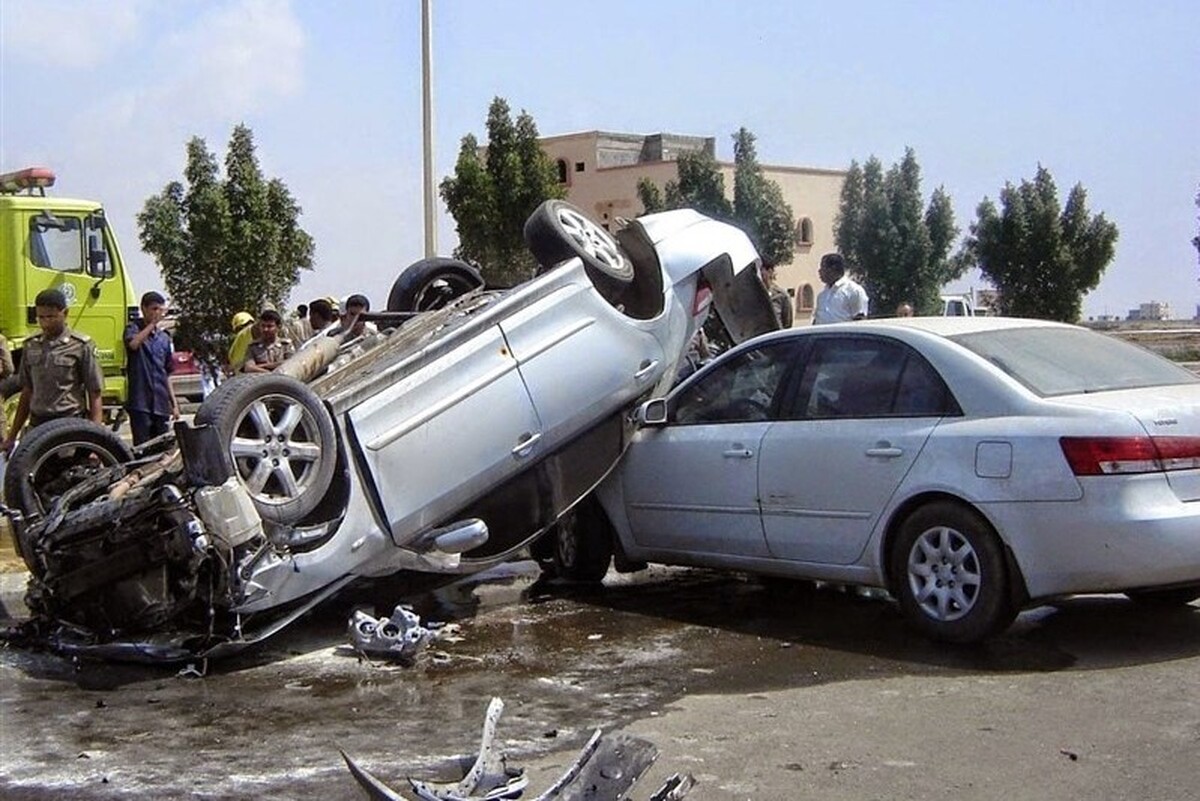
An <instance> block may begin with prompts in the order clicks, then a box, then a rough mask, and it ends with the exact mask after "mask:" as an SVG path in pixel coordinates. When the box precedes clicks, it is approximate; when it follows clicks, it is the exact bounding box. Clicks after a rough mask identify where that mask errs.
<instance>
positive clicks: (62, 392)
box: [2, 289, 104, 453]
mask: <svg viewBox="0 0 1200 801" xmlns="http://www.w3.org/2000/svg"><path fill="white" fill-rule="evenodd" d="M33 305H34V310H35V313H36V314H37V321H38V326H39V327H40V328H41V329H42V332H41V333H40V334H35V335H34V336H31V337H30V338H29V339H27V340H25V346H24V348H23V350H22V355H21V367H20V369H19V370H18V371H17V379H18V384H19V385H20V387H21V399H20V401H18V403H17V413H16V416H15V417H14V418H13V426H12V430H11V431H9V432H8V435H7V436H6V437H5V438H4V443H3V446H2V449H3V451H4V452H5V453H11V452H12V449H13V446H14V445H15V444H16V442H17V437H18V436H20V434H21V429H22V428H23V427H24V426H25V423H26V421H28V422H29V425H30V426H31V427H33V426H38V425H41V424H42V423H45V422H47V421H48V420H55V419H57V418H60V417H86V418H88V419H90V420H91V421H92V422H94V423H99V422H101V420H102V419H103V417H104V405H103V401H102V399H101V393H102V392H103V390H104V375H103V374H102V373H101V372H100V363H99V362H98V361H97V359H96V345H95V343H93V342H92V340H91V338H90V337H88V336H86V335H84V334H80V333H78V332H75V331H72V330H71V329H70V328H69V327H68V326H67V299H66V297H64V296H63V293H62V291H61V290H58V289H43V290H42V291H41V292H39V293H38V294H37V297H35V298H34V300H33Z"/></svg>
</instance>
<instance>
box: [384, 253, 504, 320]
mask: <svg viewBox="0 0 1200 801" xmlns="http://www.w3.org/2000/svg"><path fill="white" fill-rule="evenodd" d="M482 286H483V276H482V275H480V273H479V270H477V269H475V268H474V267H472V266H471V265H470V264H467V263H466V262H465V261H459V260H458V259H447V258H444V257H441V256H438V257H435V258H430V259H421V260H420V261H418V262H414V263H412V264H410V265H409V266H408V267H406V268H404V272H402V273H400V276H399V277H398V278H397V279H396V281H395V282H394V283H393V284H392V291H391V292H389V293H388V300H387V310H388V311H390V312H423V311H433V310H434V309H440V308H442V307H443V306H445V305H446V304H448V303H449V302H450V301H452V300H454V299H455V298H457V297H460V296H462V295H465V294H467V293H468V292H471V291H473V290H475V289H479V288H480V287H482Z"/></svg>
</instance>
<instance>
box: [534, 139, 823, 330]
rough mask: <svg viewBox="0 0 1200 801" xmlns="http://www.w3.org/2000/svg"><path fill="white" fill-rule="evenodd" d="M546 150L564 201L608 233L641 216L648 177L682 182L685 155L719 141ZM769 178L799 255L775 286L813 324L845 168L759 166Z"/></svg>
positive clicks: (781, 268) (579, 144)
mask: <svg viewBox="0 0 1200 801" xmlns="http://www.w3.org/2000/svg"><path fill="white" fill-rule="evenodd" d="M541 143H542V148H543V150H545V151H546V153H547V154H548V155H549V156H550V159H551V161H553V162H554V163H555V164H556V166H557V169H558V179H559V181H560V182H561V183H563V184H566V186H567V199H568V200H570V201H571V202H572V203H574V204H575V205H576V206H579V207H580V208H581V209H583V210H584V211H586V212H587V213H589V214H591V215H593V217H594V218H595V219H596V220H599V221H600V222H602V223H603V224H604V226H605V227H606V228H611V226H612V224H613V220H614V219H615V218H616V217H627V218H633V217H636V216H638V215H639V214H641V213H642V212H643V209H642V204H641V201H640V200H638V194H637V185H638V181H639V180H641V179H642V178H649V179H650V180H651V181H653V182H654V183H655V184H657V185H658V187H659V189H660V190H661V189H663V188H664V187H665V186H666V184H667V182H668V181H673V180H676V179H677V178H678V171H677V166H676V160H677V159H678V158H679V156H680V154H682V153H687V152H690V151H695V150H707V151H708V152H709V153H710V154H713V155H714V156H715V151H716V139H715V138H714V137H711V136H709V137H704V136H680V135H677V134H663V133H660V134H651V135H649V136H643V135H641V134H624V133H610V132H607V131H584V132H582V133H573V134H564V135H562V136H548V137H544V138H543V139H542V140H541ZM718 164H719V165H720V168H721V172H722V174H723V175H724V178H725V191H726V193H727V194H728V196H729V197H730V199H732V198H733V171H734V165H733V163H732V162H722V161H719V162H718ZM762 169H763V173H764V175H765V176H766V177H767V178H769V179H770V180H772V181H774V182H775V183H777V184H779V188H780V190H782V192H783V199H784V200H785V201H786V202H787V204H788V205H789V206H791V207H792V214H793V216H794V217H795V220H796V250H795V256H794V257H793V259H792V262H791V263H790V264H780V265H778V268H777V270H776V280H778V281H779V284H780V285H781V286H782V287H784V288H785V289H787V291H788V292H789V293H790V294H791V295H792V297H793V300H794V303H795V306H796V324H797V325H799V324H802V323H807V322H808V321H809V320H810V319H811V318H812V310H813V300H814V299H815V298H816V294H817V292H819V291H820V289H821V282H820V281H819V280H818V278H817V264H818V262H819V261H820V259H821V255H822V254H824V253H828V252H829V251H831V250H834V249H835V247H834V241H833V223H834V218H835V217H836V216H837V210H838V199H839V197H840V196H841V192H842V182H843V181H844V180H845V178H846V171H845V170H825V169H817V168H814V167H781V166H773V165H767V164H764V165H762Z"/></svg>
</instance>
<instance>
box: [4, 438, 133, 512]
mask: <svg viewBox="0 0 1200 801" xmlns="http://www.w3.org/2000/svg"><path fill="white" fill-rule="evenodd" d="M132 458H133V453H132V452H131V451H130V449H129V446H128V445H126V444H125V443H124V442H123V441H122V440H121V438H120V437H119V436H117V435H116V434H115V433H113V432H112V431H110V430H109V429H107V428H105V427H104V426H101V425H97V424H96V423H93V422H91V421H90V420H82V419H79V418H75V417H70V418H64V419H61V420H51V421H50V422H48V423H43V424H41V425H40V426H37V427H35V428H31V429H29V430H28V431H26V432H25V435H24V436H23V437H22V438H21V443H20V444H19V445H18V446H17V447H16V449H14V450H13V452H12V457H11V458H10V459H9V461H8V467H7V469H6V470H5V473H4V499H5V503H7V504H8V505H9V506H13V507H15V508H17V509H20V510H21V512H22V513H23V514H25V515H26V516H29V515H37V514H44V513H45V512H46V511H47V510H48V509H49V508H50V505H51V503H52V502H53V500H54V498H55V497H57V496H59V495H61V494H62V493H64V492H66V491H67V490H68V489H70V488H71V487H73V486H74V485H76V484H78V483H79V482H80V481H82V480H84V479H86V478H87V477H88V476H90V475H93V474H94V473H95V472H96V471H97V470H99V469H102V468H105V467H111V466H113V465H116V464H120V463H121V462H127V461H129V460H130V459H132Z"/></svg>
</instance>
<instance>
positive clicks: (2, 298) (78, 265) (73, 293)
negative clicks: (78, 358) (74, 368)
mask: <svg viewBox="0 0 1200 801" xmlns="http://www.w3.org/2000/svg"><path fill="white" fill-rule="evenodd" d="M54 182H55V175H54V173H53V172H51V171H50V170H48V169H46V168H44V167H31V168H28V169H24V170H19V171H17V172H11V173H5V174H3V175H0V334H3V335H4V336H5V337H6V338H7V339H8V347H9V349H10V350H11V351H12V355H13V361H14V362H15V363H16V364H17V365H19V364H20V360H21V352H22V347H23V345H24V342H25V340H26V339H27V338H28V337H30V336H33V335H35V334H37V333H39V331H40V329H39V328H38V324H37V315H36V311H35V309H34V298H36V297H37V294H38V293H39V292H41V291H42V290H43V289H50V288H54V289H58V290H60V291H61V292H62V293H63V295H65V296H66V298H67V324H68V325H69V326H70V327H71V328H72V329H74V330H76V331H79V332H80V333H83V334H87V335H88V336H89V337H91V338H92V341H93V342H95V343H96V354H97V356H98V358H99V362H100V367H101V370H102V371H103V373H104V407H105V416H106V418H108V419H109V420H115V419H116V416H117V414H118V413H119V412H120V409H121V406H122V404H123V403H124V402H125V398H126V378H125V347H124V343H123V334H124V330H125V325H126V323H127V322H128V321H129V320H131V319H134V317H135V315H136V314H137V300H136V298H135V297H134V294H133V285H132V283H131V282H130V280H129V273H128V272H126V269H125V265H124V262H123V261H122V260H121V252H120V249H119V248H118V246H117V240H116V237H115V236H114V235H113V232H112V230H111V228H110V227H109V226H108V224H107V221H106V219H105V216H104V209H103V208H102V207H101V205H100V204H99V203H98V202H96V201H91V200H77V199H70V198H59V197H50V196H48V195H47V194H46V190H47V189H49V188H50V187H52V186H54ZM12 389H13V387H12V386H7V387H0V390H7V391H0V394H5V395H9V394H11V393H12ZM10 400H11V398H10Z"/></svg>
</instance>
